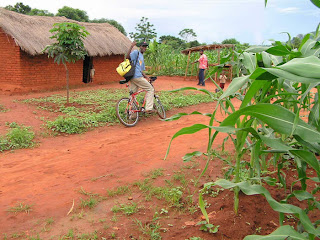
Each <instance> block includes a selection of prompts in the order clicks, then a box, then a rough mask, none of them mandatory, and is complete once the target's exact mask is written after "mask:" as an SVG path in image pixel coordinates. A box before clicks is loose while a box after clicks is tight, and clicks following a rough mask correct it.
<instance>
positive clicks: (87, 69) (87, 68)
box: [82, 56, 94, 83]
mask: <svg viewBox="0 0 320 240" xmlns="http://www.w3.org/2000/svg"><path fill="white" fill-rule="evenodd" d="M92 69H94V68H93V57H89V56H85V58H84V60H83V78H82V81H83V82H84V83H89V82H92V80H93V74H92ZM90 73H91V74H90Z"/></svg>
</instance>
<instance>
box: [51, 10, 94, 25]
mask: <svg viewBox="0 0 320 240" xmlns="http://www.w3.org/2000/svg"><path fill="white" fill-rule="evenodd" d="M56 16H65V17H66V18H69V19H73V20H76V21H79V22H89V17H88V15H87V12H86V11H83V10H80V9H76V8H71V7H67V6H64V7H63V8H60V9H58V13H57V14H56Z"/></svg>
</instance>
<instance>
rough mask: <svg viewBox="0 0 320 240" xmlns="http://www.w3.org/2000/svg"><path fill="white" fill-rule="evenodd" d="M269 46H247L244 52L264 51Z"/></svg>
mask: <svg viewBox="0 0 320 240" xmlns="http://www.w3.org/2000/svg"><path fill="white" fill-rule="evenodd" d="M269 48H270V47H263V46H251V47H249V48H247V49H246V52H251V53H259V52H263V51H266V50H267V49H269Z"/></svg>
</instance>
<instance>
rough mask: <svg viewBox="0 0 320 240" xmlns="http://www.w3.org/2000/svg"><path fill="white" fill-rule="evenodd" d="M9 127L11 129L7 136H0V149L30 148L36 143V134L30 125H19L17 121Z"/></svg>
mask: <svg viewBox="0 0 320 240" xmlns="http://www.w3.org/2000/svg"><path fill="white" fill-rule="evenodd" d="M9 127H10V128H11V129H10V130H9V131H8V133H7V134H6V136H5V137H4V136H1V137H0V151H5V150H9V149H19V148H28V147H32V146H33V145H34V142H33V139H34V136H35V134H34V132H33V131H32V130H30V129H31V128H30V127H25V126H19V125H18V124H16V123H11V124H10V125H9Z"/></svg>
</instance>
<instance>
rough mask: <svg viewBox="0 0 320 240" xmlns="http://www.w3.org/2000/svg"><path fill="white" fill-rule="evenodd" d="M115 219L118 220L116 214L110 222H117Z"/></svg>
mask: <svg viewBox="0 0 320 240" xmlns="http://www.w3.org/2000/svg"><path fill="white" fill-rule="evenodd" d="M117 221H118V218H117V215H116V214H114V215H113V216H112V218H111V222H117Z"/></svg>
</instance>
